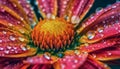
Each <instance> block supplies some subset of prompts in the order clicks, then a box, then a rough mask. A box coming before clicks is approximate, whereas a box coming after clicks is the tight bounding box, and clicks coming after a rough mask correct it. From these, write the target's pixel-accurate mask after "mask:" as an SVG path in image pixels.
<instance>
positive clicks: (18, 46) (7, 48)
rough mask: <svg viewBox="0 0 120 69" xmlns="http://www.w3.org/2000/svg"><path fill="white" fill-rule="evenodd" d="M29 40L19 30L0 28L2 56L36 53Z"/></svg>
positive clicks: (0, 53)
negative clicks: (29, 44)
mask: <svg viewBox="0 0 120 69" xmlns="http://www.w3.org/2000/svg"><path fill="white" fill-rule="evenodd" d="M28 42H29V40H28V39H27V38H26V37H25V36H23V35H21V34H20V33H18V32H15V31H11V30H8V29H6V28H0V57H26V56H31V55H33V54H35V53H36V49H34V48H30V46H28V45H27V43H28Z"/></svg>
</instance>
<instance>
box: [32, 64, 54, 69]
mask: <svg viewBox="0 0 120 69" xmlns="http://www.w3.org/2000/svg"><path fill="white" fill-rule="evenodd" d="M30 69H53V67H52V65H49V64H45V65H44V64H41V65H37V64H36V65H33V66H31V67H30Z"/></svg>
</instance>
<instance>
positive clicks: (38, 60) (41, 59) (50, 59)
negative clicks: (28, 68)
mask: <svg viewBox="0 0 120 69" xmlns="http://www.w3.org/2000/svg"><path fill="white" fill-rule="evenodd" d="M57 60H58V58H57V57H55V56H50V55H48V54H46V53H45V54H43V55H37V56H34V57H29V58H27V60H26V61H24V63H30V64H53V63H55V62H56V61H57Z"/></svg>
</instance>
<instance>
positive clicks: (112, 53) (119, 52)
mask: <svg viewBox="0 0 120 69" xmlns="http://www.w3.org/2000/svg"><path fill="white" fill-rule="evenodd" d="M91 55H92V56H93V57H94V58H96V59H98V60H101V61H110V60H115V59H120V47H119V45H115V46H113V47H109V48H105V49H102V50H98V51H94V52H92V53H91Z"/></svg>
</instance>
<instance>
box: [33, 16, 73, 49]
mask: <svg viewBox="0 0 120 69" xmlns="http://www.w3.org/2000/svg"><path fill="white" fill-rule="evenodd" d="M31 36H32V40H33V42H34V44H35V45H36V46H39V48H40V49H43V50H47V49H57V50H58V49H61V48H65V47H66V46H69V45H70V43H71V42H72V40H73V37H74V27H73V25H72V24H70V23H68V22H66V21H65V20H64V19H62V18H56V19H44V20H41V21H40V22H39V23H38V24H37V25H36V26H35V27H34V29H33V31H32V35H31Z"/></svg>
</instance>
